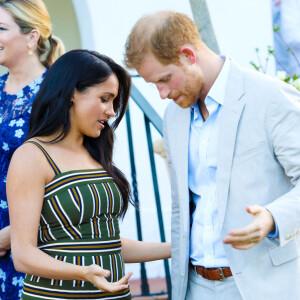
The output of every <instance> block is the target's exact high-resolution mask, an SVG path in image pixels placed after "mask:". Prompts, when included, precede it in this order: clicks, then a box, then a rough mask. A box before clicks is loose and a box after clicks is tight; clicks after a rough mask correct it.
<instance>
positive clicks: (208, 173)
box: [188, 59, 230, 268]
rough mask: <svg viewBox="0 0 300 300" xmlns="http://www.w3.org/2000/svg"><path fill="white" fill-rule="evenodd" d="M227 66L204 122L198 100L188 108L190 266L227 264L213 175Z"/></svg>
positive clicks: (207, 102) (210, 97)
mask: <svg viewBox="0 0 300 300" xmlns="http://www.w3.org/2000/svg"><path fill="white" fill-rule="evenodd" d="M229 68H230V60H229V59H226V60H225V63H224V65H223V67H222V69H221V72H220V74H219V75H218V77H217V79H216V81H215V82H214V84H213V86H212V87H211V89H210V91H209V93H208V95H207V97H206V98H205V105H206V108H207V110H208V112H209V117H208V118H207V120H206V121H205V122H204V120H203V118H202V116H201V113H200V111H199V106H198V103H196V104H195V105H194V106H192V107H191V125H190V141H189V169H188V170H189V174H188V180H189V189H190V190H191V192H192V195H193V202H194V205H195V211H194V212H193V214H192V228H191V238H190V241H191V248H190V259H191V262H192V264H193V265H200V266H204V267H206V268H214V267H226V266H228V261H227V258H226V255H225V251H224V247H223V243H222V239H221V235H220V225H219V220H218V207H217V195H216V190H217V189H216V187H217V182H216V174H217V150H218V133H219V126H220V117H221V114H222V109H223V103H224V97H225V89H226V84H227V80H228V73H229Z"/></svg>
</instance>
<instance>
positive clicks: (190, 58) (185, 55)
mask: <svg viewBox="0 0 300 300" xmlns="http://www.w3.org/2000/svg"><path fill="white" fill-rule="evenodd" d="M179 53H180V59H182V60H184V61H185V62H187V63H189V64H191V65H193V64H194V63H195V62H196V53H195V51H194V50H193V49H192V48H191V47H188V46H182V47H180V49H179Z"/></svg>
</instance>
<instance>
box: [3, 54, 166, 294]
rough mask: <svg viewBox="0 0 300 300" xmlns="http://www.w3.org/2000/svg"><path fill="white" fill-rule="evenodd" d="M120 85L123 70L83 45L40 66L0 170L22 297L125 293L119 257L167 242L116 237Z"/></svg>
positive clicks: (154, 254)
mask: <svg viewBox="0 0 300 300" xmlns="http://www.w3.org/2000/svg"><path fill="white" fill-rule="evenodd" d="M129 93H130V76H129V75H128V73H127V72H126V71H125V70H124V69H123V68H122V67H120V66H119V65H117V64H116V63H115V62H113V61H112V60H111V59H110V58H108V57H106V56H104V55H100V54H98V53H96V52H92V51H88V50H73V51H71V52H69V53H66V54H65V55H63V56H62V57H61V58H60V59H58V60H57V62H56V63H55V64H54V65H53V66H52V67H51V68H50V70H49V71H48V73H47V75H46V76H45V79H44V81H43V83H42V85H41V88H40V92H39V93H38V95H37V96H36V99H35V101H34V104H33V108H32V113H31V119H30V127H29V133H28V136H27V139H26V140H27V141H26V143H25V144H23V145H22V146H21V147H20V148H18V149H17V151H16V152H15V154H14V156H13V158H12V161H11V165H10V168H9V173H8V178H7V194H8V202H9V209H10V218H11V231H12V253H13V258H14V263H15V267H16V269H17V270H19V271H21V272H24V273H26V274H27V275H26V278H25V282H24V288H23V294H22V299H23V300H28V299H131V295H130V290H129V286H128V279H129V278H130V276H131V275H132V274H131V273H128V274H126V275H125V273H124V261H125V262H141V261H150V260H155V259H162V258H168V257H170V244H169V243H163V244H161V243H143V242H138V241H132V240H128V239H123V238H120V231H119V223H118V219H119V218H120V217H122V216H124V214H125V212H126V209H127V207H128V202H130V187H129V184H128V182H127V180H126V179H125V177H124V175H123V174H122V173H121V172H120V171H119V170H118V169H117V168H116V167H115V166H114V165H113V163H112V148H113V129H115V128H116V127H117V126H118V124H119V122H120V121H121V118H122V117H123V115H124V113H125V110H126V106H127V102H128V98H129ZM111 117H115V119H114V122H113V123H110V122H109V123H108V119H109V118H111Z"/></svg>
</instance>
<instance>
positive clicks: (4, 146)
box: [2, 142, 9, 151]
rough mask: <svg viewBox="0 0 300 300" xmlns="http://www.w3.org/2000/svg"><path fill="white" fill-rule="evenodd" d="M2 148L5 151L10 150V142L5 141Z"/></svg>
mask: <svg viewBox="0 0 300 300" xmlns="http://www.w3.org/2000/svg"><path fill="white" fill-rule="evenodd" d="M2 149H3V150H4V151H8V150H9V147H8V144H7V143H5V142H3V144H2Z"/></svg>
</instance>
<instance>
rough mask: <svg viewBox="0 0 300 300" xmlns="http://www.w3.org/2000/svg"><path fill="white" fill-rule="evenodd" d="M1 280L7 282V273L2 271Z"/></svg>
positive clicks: (0, 270) (0, 271) (0, 272)
mask: <svg viewBox="0 0 300 300" xmlns="http://www.w3.org/2000/svg"><path fill="white" fill-rule="evenodd" d="M1 202H4V201H3V200H1ZM0 279H2V280H3V281H5V280H6V273H5V272H4V271H3V270H2V269H0Z"/></svg>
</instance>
